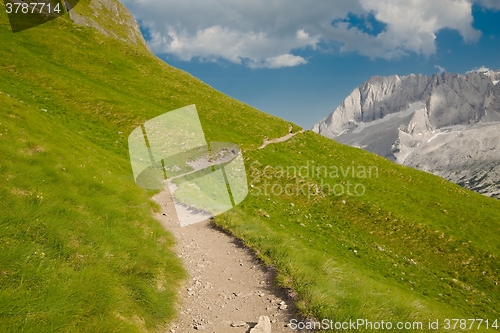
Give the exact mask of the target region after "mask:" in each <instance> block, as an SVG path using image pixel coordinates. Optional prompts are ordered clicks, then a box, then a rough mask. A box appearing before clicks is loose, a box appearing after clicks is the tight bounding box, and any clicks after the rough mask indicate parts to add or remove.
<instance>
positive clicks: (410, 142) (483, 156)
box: [313, 71, 500, 198]
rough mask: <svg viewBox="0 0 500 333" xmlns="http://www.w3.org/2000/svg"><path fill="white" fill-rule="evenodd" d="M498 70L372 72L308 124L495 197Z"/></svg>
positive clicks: (499, 170) (499, 152)
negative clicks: (383, 74) (427, 73)
mask: <svg viewBox="0 0 500 333" xmlns="http://www.w3.org/2000/svg"><path fill="white" fill-rule="evenodd" d="M498 82H500V71H488V72H469V73H467V74H466V75H460V74H452V73H443V74H435V75H432V76H424V75H414V74H411V75H408V76H403V77H400V76H397V75H394V76H390V77H372V78H370V79H369V80H368V81H366V82H365V83H363V84H362V85H361V86H359V87H357V88H356V89H354V91H353V92H352V93H351V94H350V95H349V96H348V97H347V98H346V99H345V100H344V102H343V103H342V104H341V105H339V106H338V107H337V108H336V109H335V111H333V112H332V113H331V114H330V115H329V116H327V117H326V118H325V119H323V120H321V121H320V122H319V123H317V124H316V125H314V127H313V131H315V132H317V133H319V134H322V135H324V136H326V137H329V138H332V139H335V140H336V141H338V142H341V143H344V144H348V145H351V146H355V147H359V148H363V149H366V150H368V151H371V152H373V153H376V154H378V155H381V156H383V157H386V158H388V159H390V160H393V161H396V162H398V163H400V164H403V165H407V166H410V167H414V168H417V169H421V170H425V171H428V172H431V173H434V174H436V175H439V176H441V177H444V178H446V179H448V180H449V181H452V182H454V183H457V184H459V185H461V186H463V187H466V188H468V189H471V190H474V191H477V192H479V193H482V194H485V195H488V196H493V197H497V198H500V84H498Z"/></svg>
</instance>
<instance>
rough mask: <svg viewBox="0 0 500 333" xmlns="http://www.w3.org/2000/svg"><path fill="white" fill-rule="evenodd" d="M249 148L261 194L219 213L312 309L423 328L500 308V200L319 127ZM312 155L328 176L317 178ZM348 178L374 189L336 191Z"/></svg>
mask: <svg viewBox="0 0 500 333" xmlns="http://www.w3.org/2000/svg"><path fill="white" fill-rule="evenodd" d="M297 147H300V149H298V148H297ZM298 150H299V151H300V153H297V151H298ZM325 152H327V154H325ZM246 157H247V159H248V160H247V168H248V169H249V174H250V182H251V184H252V185H253V187H251V194H250V195H249V197H248V198H247V200H245V201H244V202H243V203H242V204H241V205H240V206H239V207H238V209H236V210H234V211H230V212H228V213H225V214H224V215H222V216H220V217H219V218H217V219H216V221H217V223H218V224H219V225H221V226H222V227H224V228H226V229H228V230H231V232H232V233H233V234H234V235H235V236H236V237H239V238H241V239H243V240H244V241H245V243H246V244H247V245H248V246H250V247H252V248H254V249H256V251H257V252H258V253H259V255H260V256H261V258H262V259H263V260H264V261H265V262H266V263H268V264H271V265H274V266H276V267H277V269H278V271H279V276H278V280H279V283H280V284H281V285H282V286H283V287H288V288H293V289H294V290H295V291H296V292H297V293H298V300H297V305H298V306H299V309H300V310H301V311H302V312H303V313H304V314H305V315H308V316H312V317H315V318H319V319H323V318H329V319H333V320H338V321H345V320H349V319H353V320H356V319H358V318H367V319H370V320H373V321H375V320H378V321H380V320H385V321H388V320H391V321H393V322H396V321H411V322H413V321H421V322H424V323H426V324H425V325H427V323H428V320H429V319H438V318H439V319H441V320H443V319H445V318H485V319H490V320H494V319H497V318H498V317H499V315H500V313H499V307H498V304H500V292H499V289H498V286H497V285H496V283H498V281H499V277H500V264H499V262H498V255H499V252H500V242H499V235H500V224H499V222H498V216H500V202H499V201H498V200H496V199H491V198H486V197H484V196H481V195H479V194H476V193H473V192H470V191H467V190H464V189H462V188H460V187H459V186H457V185H454V184H451V183H448V182H447V181H445V180H443V179H441V178H438V177H435V176H433V175H430V174H427V173H424V172H419V171H415V170H412V169H409V168H406V167H402V166H398V165H395V164H394V163H391V162H389V161H387V160H385V159H383V158H380V157H377V156H375V155H373V154H370V153H368V152H365V151H362V150H359V149H355V148H350V147H346V146H342V145H340V144H337V143H335V142H333V141H331V140H328V139H325V138H322V137H320V136H318V135H316V134H313V133H310V132H306V133H305V134H301V135H297V136H296V137H294V138H293V139H291V140H290V141H288V142H286V143H282V144H276V145H270V146H268V147H266V148H265V149H263V150H259V151H251V152H247V153H246ZM313 161H314V162H313ZM308 163H309V164H308ZM313 163H314V165H315V168H317V167H323V166H326V167H327V170H329V171H328V173H327V176H328V177H325V173H324V169H319V170H320V173H321V174H320V175H318V171H317V170H316V171H315V173H316V174H315V175H314V176H313V175H312V169H313V167H312V165H313ZM307 165H309V169H308V170H309V174H308V175H307V169H306V168H305V167H304V168H303V169H302V175H304V177H303V178H302V177H300V176H299V175H297V176H296V177H294V176H295V175H294V170H297V172H298V171H299V170H300V169H299V168H300V167H301V166H307ZM353 166H354V167H355V170H356V172H355V173H354V177H353V174H352V172H346V170H347V167H350V168H352V167H353ZM331 167H332V168H331ZM334 167H337V168H338V169H339V170H342V168H344V172H346V174H345V177H344V174H342V171H339V173H338V174H336V173H335V172H334V170H335V168H334ZM370 167H376V169H375V168H372V169H370ZM287 168H288V169H287ZM350 170H351V169H350ZM363 170H366V173H363V172H362V171H363ZM368 170H371V171H372V173H371V177H370V174H369V173H368ZM332 172H333V173H332ZM297 182H298V183H297ZM322 182H323V188H322ZM342 183H344V184H343V186H344V188H345V189H346V190H347V184H348V183H351V184H352V187H351V188H353V187H354V185H356V184H361V185H363V186H364V188H365V190H364V191H361V190H360V188H361V185H360V187H358V192H364V194H363V195H361V196H356V195H352V196H349V195H336V194H340V192H341V191H340V187H337V188H336V191H337V192H336V193H334V192H333V191H334V189H335V187H334V186H335V184H337V185H339V186H340V184H342ZM296 184H299V189H300V191H299V193H298V194H297V191H296V188H297V185H296ZM325 184H329V185H330V188H331V189H332V192H331V193H330V192H329V191H328V190H329V187H328V186H327V185H325ZM287 185H288V190H289V191H288V192H283V193H281V192H282V190H281V189H285V188H286V186H287ZM351 192H352V193H354V190H353V189H351ZM280 193H281V194H280ZM266 216H269V217H266Z"/></svg>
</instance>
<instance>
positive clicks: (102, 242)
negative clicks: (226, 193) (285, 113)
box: [0, 0, 500, 332]
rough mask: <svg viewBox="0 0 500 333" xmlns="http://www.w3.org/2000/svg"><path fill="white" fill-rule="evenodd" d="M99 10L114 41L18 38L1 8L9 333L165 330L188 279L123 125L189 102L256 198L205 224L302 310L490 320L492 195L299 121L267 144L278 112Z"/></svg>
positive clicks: (95, 33) (74, 27)
mask: <svg viewBox="0 0 500 333" xmlns="http://www.w3.org/2000/svg"><path fill="white" fill-rule="evenodd" d="M99 3H101V4H105V3H111V4H113V5H115V6H116V8H118V12H119V13H120V12H122V11H123V13H125V11H124V9H123V7H120V5H119V4H118V3H117V2H114V1H106V2H104V1H101V0H92V1H84V0H82V1H80V3H79V4H78V5H77V6H76V7H75V9H74V11H75V14H78V15H81V16H82V17H83V18H85V19H86V18H88V17H89V16H88V15H89V13H90V12H92V10H96V9H95V8H102V9H103V12H99V14H98V15H97V17H96V16H95V15H94V16H93V17H92V20H93V21H95V22H96V23H97V24H98V25H99V26H100V27H102V28H103V29H104V30H106V32H108V34H105V33H103V32H102V31H100V30H99V29H98V28H97V27H94V26H92V25H90V26H83V25H79V24H75V23H74V22H73V21H72V20H71V19H70V18H69V16H68V15H66V16H64V17H62V18H59V19H57V20H54V21H51V22H49V23H47V24H44V25H42V26H39V27H37V28H34V29H29V30H25V31H22V32H19V33H15V34H13V33H12V32H11V30H10V27H9V26H8V21H7V19H6V17H5V16H0V40H1V41H2V48H1V49H0V59H1V60H0V92H1V93H0V107H1V113H0V115H1V119H0V123H1V124H0V126H1V127H0V129H1V132H0V134H1V135H0V156H1V157H2V159H1V161H0V173H1V175H2V179H3V182H2V184H1V185H0V196H1V197H0V199H1V200H0V202H2V205H3V207H4V208H3V209H2V212H1V215H0V218H1V219H0V238H1V242H0V247H1V250H2V251H1V254H0V286H1V288H0V299H1V300H2V302H0V328H1V331H5V332H17V331H28V332H54V331H72V332H73V331H74V332H78V331H80V332H99V331H101V332H112V331H123V332H142V331H151V332H154V331H161V330H162V329H164V326H165V324H167V323H168V322H169V321H170V320H171V318H172V316H173V314H174V306H173V304H174V303H173V302H174V299H175V295H176V293H177V291H176V288H177V287H178V283H179V281H180V280H181V279H182V278H183V277H184V273H183V270H182V268H181V267H180V266H179V262H178V261H177V260H176V259H175V257H174V255H173V254H172V252H171V245H172V243H173V240H172V237H171V236H170V235H169V234H168V233H166V232H165V231H163V230H161V228H160V227H159V225H158V223H157V222H156V221H154V220H152V218H151V214H150V211H151V209H155V205H154V204H152V203H151V201H150V199H149V198H150V196H151V195H152V193H151V192H148V191H144V190H141V189H140V188H138V187H137V186H136V185H135V183H134V181H133V176H132V171H131V169H130V166H129V157H128V151H127V136H128V134H129V133H130V132H131V131H132V129H134V128H135V127H137V126H138V125H140V124H141V123H143V122H144V121H146V120H148V119H151V118H153V117H155V116H157V115H160V114H163V113H165V112H167V111H169V110H173V109H176V108H179V107H182V106H185V105H190V104H196V106H197V109H198V111H199V114H200V118H201V122H202V125H203V128H204V130H205V135H206V137H207V141H220V142H234V143H237V144H239V145H240V146H241V147H242V150H243V155H244V157H245V163H246V171H247V175H248V181H249V184H250V188H251V193H250V194H249V196H248V197H247V198H246V199H245V200H244V201H243V202H242V203H241V204H240V205H239V206H238V207H237V208H236V209H234V210H232V211H229V212H227V213H225V214H223V215H221V216H218V217H216V219H215V223H217V224H218V225H220V226H222V227H224V228H226V229H227V230H228V231H230V232H232V233H233V234H234V235H236V236H237V237H239V238H241V239H242V240H243V241H244V242H245V243H246V244H247V245H248V246H250V247H251V248H253V249H254V250H255V251H256V252H257V253H258V254H259V256H260V257H261V258H262V259H263V260H264V261H265V262H266V263H267V264H270V265H273V266H274V267H275V268H276V269H277V272H278V278H277V282H278V283H279V284H280V285H282V286H284V287H289V288H292V289H293V290H294V292H293V294H295V297H296V298H295V301H296V304H297V306H298V307H299V309H300V310H301V311H302V312H303V313H304V314H305V315H309V316H313V317H315V318H318V319H323V318H329V319H331V320H342V321H343V320H349V319H352V320H356V319H357V318H367V319H370V320H373V321H377V320H378V321H379V320H385V321H388V320H391V321H394V322H396V321H422V322H424V323H426V324H427V322H428V320H435V319H441V320H443V319H444V318H472V317H474V318H484V319H489V320H491V321H492V322H493V320H494V319H495V318H498V317H499V311H500V309H499V307H498V304H500V292H499V289H498V288H499V287H498V281H500V264H499V261H498V256H499V255H500V243H499V242H498V234H499V233H500V224H499V221H498V216H500V203H499V202H498V200H494V199H491V198H487V197H484V196H481V195H478V194H477V193H473V192H470V191H467V190H464V189H462V188H460V187H458V186H456V185H453V184H450V183H448V182H446V181H444V180H443V179H441V178H438V177H435V176H433V175H430V174H427V173H423V172H419V171H415V170H413V169H410V168H405V167H402V166H398V165H397V164H395V163H392V162H390V161H388V160H386V159H383V158H381V157H378V156H376V155H374V154H371V153H368V152H365V151H362V150H359V149H356V148H351V147H347V146H344V145H340V144H338V143H336V142H334V141H332V140H329V139H326V138H324V137H322V136H320V135H317V134H315V133H312V132H309V131H308V132H304V133H301V134H297V135H296V136H294V137H293V138H292V139H290V140H288V141H286V142H279V143H272V144H269V145H267V146H266V147H265V148H263V149H259V147H260V146H261V144H262V142H263V140H264V138H265V137H267V138H269V139H273V138H277V137H281V136H284V135H286V134H287V133H288V131H289V124H288V122H286V121H284V120H281V119H278V118H276V117H273V116H270V115H267V114H264V113H262V112H259V111H258V110H255V109H254V108H251V107H250V106H248V105H245V104H243V103H240V102H238V101H235V100H234V99H231V98H229V97H227V96H224V95H223V94H221V93H220V92H217V91H216V90H214V89H213V88H211V87H209V86H207V85H205V84H203V83H202V82H201V81H199V80H198V79H196V78H193V77H192V76H190V75H189V74H187V73H184V72H182V71H179V70H177V69H175V68H172V67H171V66H169V65H167V64H165V63H163V62H162V61H161V60H159V59H158V58H156V57H154V56H153V55H151V54H150V53H149V51H148V50H147V49H146V48H145V47H144V46H143V45H141V43H140V42H139V40H137V42H134V41H133V40H130V39H127V38H125V36H127V35H128V33H127V31H128V30H127V29H129V28H127V29H125V28H124V27H125V25H122V26H119V25H118V23H117V22H116V21H113V20H112V17H111V16H112V15H115V16H116V13H113V10H108V9H106V8H109V7H106V6H104V5H102V7H99V5H98V4H99ZM93 8H94V9H93ZM0 9H2V10H3V6H0ZM72 15H74V14H72ZM106 15H111V16H106ZM118 21H120V20H118ZM121 21H123V22H125V21H126V20H125V19H123V20H121ZM113 22H115V23H113ZM127 26H128V25H127ZM113 29H116V30H113ZM132 30H133V29H132ZM110 31H115V32H114V34H112V33H111V32H110ZM120 31H121V32H120ZM296 129H297V128H296V127H295V128H294V130H296ZM325 152H328V153H327V154H325ZM298 173H300V174H298ZM424 328H425V327H424ZM400 331H405V330H400ZM407 331H408V330H407ZM451 331H453V330H451ZM455 331H457V330H455ZM479 331H481V330H479Z"/></svg>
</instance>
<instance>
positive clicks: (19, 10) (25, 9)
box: [5, 2, 61, 14]
mask: <svg viewBox="0 0 500 333" xmlns="http://www.w3.org/2000/svg"><path fill="white" fill-rule="evenodd" d="M5 8H6V11H7V14H35V13H37V14H42V13H58V14H59V13H61V7H60V5H59V3H57V4H55V5H51V4H50V3H45V2H15V3H11V2H8V3H6V4H5Z"/></svg>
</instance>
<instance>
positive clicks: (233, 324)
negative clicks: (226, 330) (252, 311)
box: [231, 320, 247, 327]
mask: <svg viewBox="0 0 500 333" xmlns="http://www.w3.org/2000/svg"><path fill="white" fill-rule="evenodd" d="M246 324H247V323H245V322H244V321H241V320H240V321H237V322H234V323H232V324H231V327H243V326H246Z"/></svg>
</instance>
